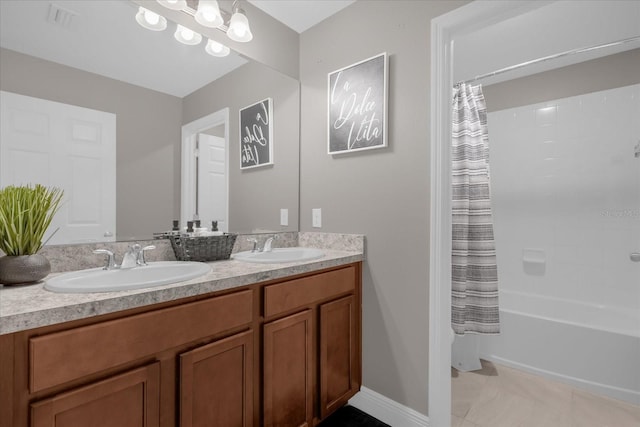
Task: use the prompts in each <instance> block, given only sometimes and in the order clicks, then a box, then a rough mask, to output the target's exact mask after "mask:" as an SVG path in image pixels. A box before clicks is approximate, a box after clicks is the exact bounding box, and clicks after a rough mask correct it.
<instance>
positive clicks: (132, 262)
mask: <svg viewBox="0 0 640 427" xmlns="http://www.w3.org/2000/svg"><path fill="white" fill-rule="evenodd" d="M141 250H142V246H140V245H139V244H137V243H136V244H134V245H131V246H129V249H127V252H125V253H124V255H123V256H122V264H120V268H121V269H123V270H124V269H127V268H133V267H137V266H138V257H139V256H140V251H141Z"/></svg>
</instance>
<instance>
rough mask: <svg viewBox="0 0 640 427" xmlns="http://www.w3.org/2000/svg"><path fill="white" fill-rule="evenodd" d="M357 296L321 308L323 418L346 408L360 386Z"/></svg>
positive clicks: (321, 398) (321, 414)
mask: <svg viewBox="0 0 640 427" xmlns="http://www.w3.org/2000/svg"><path fill="white" fill-rule="evenodd" d="M356 313H357V306H356V299H355V296H354V295H350V296H348V297H345V298H341V299H339V300H336V301H333V302H329V303H326V304H322V305H321V306H320V341H319V342H320V352H319V353H320V361H319V363H318V365H319V369H320V416H321V418H325V417H327V416H328V415H329V414H331V413H332V412H333V411H335V410H336V409H338V408H340V407H341V406H343V405H344V404H345V403H347V401H348V400H349V399H350V398H351V397H352V396H353V395H354V394H355V393H356V392H357V391H358V389H359V387H360V364H359V341H358V329H357V319H356Z"/></svg>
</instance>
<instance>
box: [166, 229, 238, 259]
mask: <svg viewBox="0 0 640 427" xmlns="http://www.w3.org/2000/svg"><path fill="white" fill-rule="evenodd" d="M167 237H168V238H169V240H171V247H173V252H174V253H175V255H176V259H177V260H178V261H217V260H223V259H229V257H230V256H231V251H232V250H233V244H234V243H235V242H236V237H238V235H237V234H223V235H221V236H193V237H189V236H172V235H170V236H167Z"/></svg>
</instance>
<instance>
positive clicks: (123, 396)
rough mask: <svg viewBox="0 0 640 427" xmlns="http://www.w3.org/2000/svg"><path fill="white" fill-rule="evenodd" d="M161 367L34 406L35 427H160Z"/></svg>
mask: <svg viewBox="0 0 640 427" xmlns="http://www.w3.org/2000/svg"><path fill="white" fill-rule="evenodd" d="M159 383H160V368H159V363H154V364H152V365H148V366H145V367H143V368H140V369H136V370H133V371H129V372H127V373H124V374H121V375H118V376H116V377H112V378H109V379H106V380H103V381H100V382H97V383H94V384H91V385H89V386H86V387H82V388H78V389H75V390H72V391H69V392H66V393H62V394H59V395H57V396H54V397H52V398H49V399H45V400H42V401H40V402H37V403H33V404H32V405H31V427H115V426H118V427H157V426H159V425H160V422H159V420H160V415H159V411H160V384H159Z"/></svg>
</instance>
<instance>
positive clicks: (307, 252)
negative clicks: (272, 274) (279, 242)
mask: <svg viewBox="0 0 640 427" xmlns="http://www.w3.org/2000/svg"><path fill="white" fill-rule="evenodd" d="M323 256H324V252H322V251H321V250H320V249H315V248H276V249H272V250H271V251H270V252H251V251H246V252H238V253H236V254H234V255H233V256H232V257H233V259H236V260H238V261H244V262H258V263H264V264H270V263H278V262H297V261H309V260H312V259H318V258H322V257H323Z"/></svg>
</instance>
